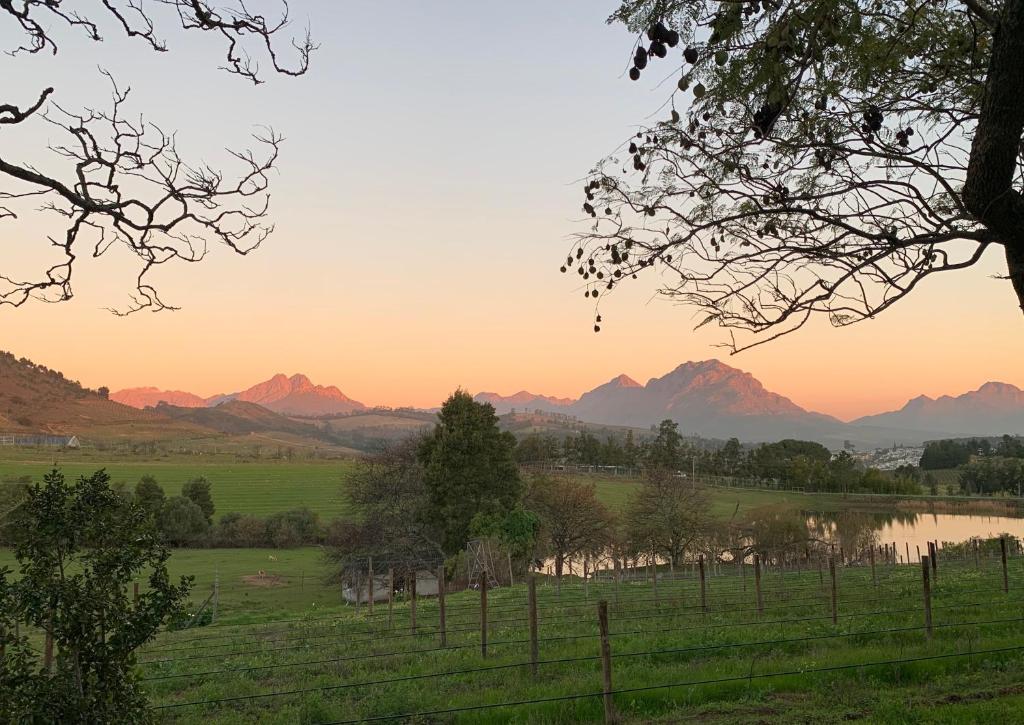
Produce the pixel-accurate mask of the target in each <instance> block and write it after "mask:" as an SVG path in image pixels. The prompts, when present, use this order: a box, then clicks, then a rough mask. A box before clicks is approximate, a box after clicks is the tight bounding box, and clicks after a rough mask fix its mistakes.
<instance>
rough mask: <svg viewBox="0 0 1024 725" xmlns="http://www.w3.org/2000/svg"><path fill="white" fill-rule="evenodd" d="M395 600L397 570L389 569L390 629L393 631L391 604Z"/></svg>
mask: <svg viewBox="0 0 1024 725" xmlns="http://www.w3.org/2000/svg"><path fill="white" fill-rule="evenodd" d="M394 599H395V568H394V567H391V566H389V567H388V629H391V604H392V602H393V601H394Z"/></svg>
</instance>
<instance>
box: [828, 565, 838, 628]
mask: <svg viewBox="0 0 1024 725" xmlns="http://www.w3.org/2000/svg"><path fill="white" fill-rule="evenodd" d="M828 573H829V575H830V576H831V577H832V624H835V623H836V622H837V620H838V619H839V602H838V601H837V595H838V591H837V590H836V559H835V557H834V556H830V557H829V559H828Z"/></svg>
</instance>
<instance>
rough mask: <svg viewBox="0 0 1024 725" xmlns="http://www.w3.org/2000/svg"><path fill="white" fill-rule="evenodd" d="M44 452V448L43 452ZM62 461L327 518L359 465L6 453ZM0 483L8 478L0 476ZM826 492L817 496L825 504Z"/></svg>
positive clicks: (38, 470)
mask: <svg viewBox="0 0 1024 725" xmlns="http://www.w3.org/2000/svg"><path fill="white" fill-rule="evenodd" d="M37 457H38V456H37ZM54 463H57V464H58V465H59V466H60V467H61V469H62V470H63V471H64V474H65V475H66V476H68V477H69V478H75V477H77V476H80V475H82V474H89V473H92V472H93V471H95V470H96V469H97V468H106V469H107V471H108V473H110V476H111V479H112V480H113V481H115V482H116V481H124V482H126V483H127V484H129V485H130V486H134V485H135V483H136V482H137V481H138V480H139V479H140V478H141V477H142V476H144V475H151V476H153V477H155V478H156V480H157V481H158V482H159V483H160V484H161V485H162V486H163V487H164V490H165V491H166V492H167V493H168V495H177V494H178V493H180V491H181V485H182V484H183V483H184V482H185V481H187V480H189V479H190V478H194V477H196V476H205V477H206V478H207V479H209V480H210V482H211V483H212V484H213V502H214V506H215V507H216V510H217V514H218V515H219V514H223V513H226V512H228V511H238V512H241V513H245V514H255V515H258V516H267V515H269V514H273V513H277V512H279V511H285V510H287V509H291V508H296V507H299V506H308V507H309V508H311V509H312V510H313V511H316V512H317V513H318V514H319V515H320V519H321V521H329V520H330V519H332V518H334V517H336V516H338V515H341V514H343V513H344V511H345V501H344V496H343V491H344V486H345V479H346V477H347V476H348V475H349V474H351V472H352V470H353V468H354V466H355V465H356V464H355V463H354V462H353V461H350V460H343V459H339V460H331V461H291V462H289V461H270V462H239V461H236V460H227V459H226V457H222V458H220V459H218V458H217V457H213V456H211V457H210V458H209V460H207V459H205V458H204V457H201V456H183V457H180V458H175V457H170V458H169V459H152V460H145V459H144V460H131V459H128V460H125V459H118V458H114V459H107V458H103V457H100V456H95V454H91V453H87V452H67V453H63V454H61V455H60V456H59V457H57V458H56V460H53V461H45V460H36V459H31V458H25V457H23V456H21V457H18V458H13V459H12V458H9V457H8V458H2V459H0V481H4V480H8V481H10V480H15V479H17V478H20V477H21V476H31V477H32V478H33V480H40V479H41V478H42V476H43V474H45V473H46V472H48V471H49V470H50V469H51V468H52V467H53V465H54ZM581 480H583V481H587V482H591V483H594V485H595V487H596V489H597V495H598V498H600V500H601V501H602V502H603V503H604V504H605V505H607V506H608V507H609V508H610V509H612V510H613V511H622V510H624V509H625V508H626V507H627V506H628V504H629V500H630V498H631V497H632V495H633V493H634V492H635V491H636V489H637V487H638V485H639V484H638V483H637V482H636V481H633V480H629V479H602V478H593V479H591V478H589V477H584V478H582V479H581ZM0 485H3V484H2V483H0ZM709 496H710V498H711V503H712V512H713V513H714V515H715V516H717V517H719V518H728V517H729V516H731V515H732V514H733V512H734V511H735V510H736V507H737V505H739V507H740V510H745V509H749V508H754V507H757V506H763V505H769V504H780V503H791V504H794V505H803V506H806V505H807V502H809V501H810V499H809V498H808V497H806V496H802V495H801V494H793V493H786V492H776V491H760V490H741V489H709ZM821 501H822V499H821V498H820V497H818V498H816V499H815V503H816V504H820V503H821Z"/></svg>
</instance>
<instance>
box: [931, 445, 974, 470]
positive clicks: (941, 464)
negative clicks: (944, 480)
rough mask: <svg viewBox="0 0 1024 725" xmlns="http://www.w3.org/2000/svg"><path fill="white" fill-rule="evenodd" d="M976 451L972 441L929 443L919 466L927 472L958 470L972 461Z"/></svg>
mask: <svg viewBox="0 0 1024 725" xmlns="http://www.w3.org/2000/svg"><path fill="white" fill-rule="evenodd" d="M974 450H976V446H974V445H973V444H972V442H970V441H953V440H943V441H928V442H927V443H926V444H925V446H924V452H923V453H922V454H921V461H920V464H919V465H920V466H921V468H922V469H923V470H925V471H937V470H940V469H943V468H956V467H957V466H962V465H963V464H965V463H967V462H968V461H970V460H971V453H972V452H973V451H974Z"/></svg>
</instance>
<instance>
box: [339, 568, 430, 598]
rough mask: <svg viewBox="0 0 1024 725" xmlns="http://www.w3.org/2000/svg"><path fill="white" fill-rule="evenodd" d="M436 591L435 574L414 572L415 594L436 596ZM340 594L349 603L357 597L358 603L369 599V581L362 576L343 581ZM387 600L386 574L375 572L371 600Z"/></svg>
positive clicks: (420, 571) (424, 570) (422, 570)
mask: <svg viewBox="0 0 1024 725" xmlns="http://www.w3.org/2000/svg"><path fill="white" fill-rule="evenodd" d="M437 593H438V586H437V574H436V573H435V572H432V571H428V570H426V569H420V570H419V571H417V572H416V596H417V597H436V596H437ZM341 596H342V597H343V598H344V599H345V601H346V602H348V603H349V604H356V603H357V601H356V600H357V597H358V603H359V604H365V603H367V602H369V601H370V582H369V580H368V578H367V577H365V576H363V577H361V578H360V580H359V582H358V583H357V582H355V581H345V583H344V584H343V585H342V587H341ZM387 600H388V575H387V574H376V575H374V577H373V601H375V602H386V601H387Z"/></svg>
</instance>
